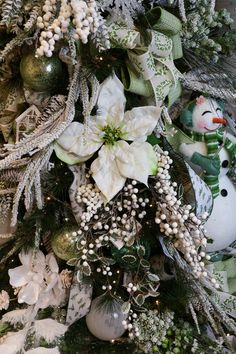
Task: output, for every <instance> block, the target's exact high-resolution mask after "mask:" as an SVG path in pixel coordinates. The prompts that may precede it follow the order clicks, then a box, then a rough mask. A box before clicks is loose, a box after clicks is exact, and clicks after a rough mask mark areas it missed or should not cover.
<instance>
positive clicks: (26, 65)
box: [20, 53, 64, 92]
mask: <svg viewBox="0 0 236 354" xmlns="http://www.w3.org/2000/svg"><path fill="white" fill-rule="evenodd" d="M63 71H64V70H63V64H62V62H61V61H60V59H59V58H58V57H56V56H53V57H51V58H45V57H39V58H36V57H35V54H34V53H30V54H28V55H25V56H24V57H23V58H22V60H21V63H20V73H21V77H22V79H23V81H24V83H25V84H26V85H27V86H28V87H29V88H30V89H32V90H34V91H38V92H45V91H48V92H50V91H53V90H55V89H56V88H57V87H58V86H59V85H60V84H61V81H62V78H63Z"/></svg>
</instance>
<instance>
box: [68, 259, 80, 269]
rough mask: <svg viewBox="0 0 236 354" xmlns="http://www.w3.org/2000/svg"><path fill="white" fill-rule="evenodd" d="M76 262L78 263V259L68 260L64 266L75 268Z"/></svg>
mask: <svg viewBox="0 0 236 354" xmlns="http://www.w3.org/2000/svg"><path fill="white" fill-rule="evenodd" d="M78 262H79V260H78V258H71V259H69V261H67V262H66V264H67V265H69V266H71V267H75V266H77V264H78Z"/></svg>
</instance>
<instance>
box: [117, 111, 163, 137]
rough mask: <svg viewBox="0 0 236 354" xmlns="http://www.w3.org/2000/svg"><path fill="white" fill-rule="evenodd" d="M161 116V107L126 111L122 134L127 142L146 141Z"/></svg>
mask: <svg viewBox="0 0 236 354" xmlns="http://www.w3.org/2000/svg"><path fill="white" fill-rule="evenodd" d="M160 115H161V108H160V107H152V106H147V107H136V108H133V109H132V110H131V111H126V112H125V116H124V121H123V128H122V132H124V133H125V134H124V136H123V138H124V139H125V140H131V141H133V140H139V141H145V140H146V137H147V136H148V135H150V134H151V133H152V132H153V130H154V128H155V126H156V125H157V122H158V120H159V118H160Z"/></svg>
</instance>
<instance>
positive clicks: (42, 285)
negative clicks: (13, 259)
mask: <svg viewBox="0 0 236 354" xmlns="http://www.w3.org/2000/svg"><path fill="white" fill-rule="evenodd" d="M19 258H20V261H21V263H22V265H21V266H19V267H16V268H13V269H9V271H8V274H9V276H10V284H11V285H12V286H13V287H15V288H20V291H19V293H18V302H19V303H26V304H28V305H34V304H37V305H38V307H40V308H46V307H47V306H50V305H59V301H62V297H63V299H64V289H63V288H62V284H61V280H60V276H59V274H58V271H59V268H58V265H57V262H56V259H55V257H54V256H53V255H52V254H51V255H47V256H46V257H45V256H44V254H43V252H41V251H40V250H37V251H35V252H34V251H33V250H30V251H29V252H27V253H26V252H21V253H20V254H19Z"/></svg>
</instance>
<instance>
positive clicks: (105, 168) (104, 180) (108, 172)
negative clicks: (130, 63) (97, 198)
mask: <svg viewBox="0 0 236 354" xmlns="http://www.w3.org/2000/svg"><path fill="white" fill-rule="evenodd" d="M115 153H116V146H105V145H104V146H103V147H102V148H101V150H100V151H99V154H98V158H97V159H96V160H95V161H94V162H93V163H92V165H91V171H92V175H93V178H94V180H95V182H96V184H97V186H98V188H99V189H100V191H101V192H102V193H103V195H104V196H105V197H106V199H107V201H110V200H111V199H112V198H113V197H114V196H115V195H116V194H117V193H118V192H119V191H120V190H121V189H122V188H123V186H124V184H125V180H126V178H125V177H123V176H121V174H120V172H119V170H118V168H117V164H116V159H115Z"/></svg>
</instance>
